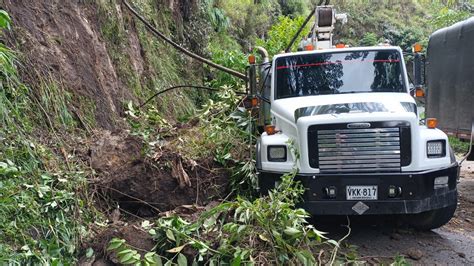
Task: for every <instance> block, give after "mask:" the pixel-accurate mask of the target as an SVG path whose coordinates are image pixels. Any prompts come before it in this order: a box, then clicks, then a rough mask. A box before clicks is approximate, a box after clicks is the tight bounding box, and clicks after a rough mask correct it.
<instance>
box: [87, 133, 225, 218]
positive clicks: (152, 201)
mask: <svg viewBox="0 0 474 266" xmlns="http://www.w3.org/2000/svg"><path fill="white" fill-rule="evenodd" d="M147 152H148V153H151V156H145V153H147ZM91 167H92V168H93V169H95V170H96V171H97V173H98V175H99V178H98V179H97V180H96V181H95V182H94V185H95V186H96V188H97V189H98V190H99V192H100V193H102V195H105V196H106V198H107V199H109V200H111V201H112V202H113V204H118V205H119V208H120V209H122V210H123V211H125V212H127V213H129V214H132V215H136V216H139V217H150V216H156V215H157V214H158V213H161V212H165V211H169V210H172V209H174V208H176V207H178V206H181V205H192V204H197V205H206V204H208V203H209V202H210V201H211V200H212V199H219V198H222V197H224V196H225V193H226V192H227V184H228V175H227V173H226V172H225V170H224V169H222V168H221V167H219V166H218V165H217V164H216V163H215V162H214V161H213V159H212V158H203V159H201V160H199V161H194V160H190V159H186V158H184V157H183V156H182V155H181V154H178V153H176V152H174V151H173V150H172V148H170V147H167V146H166V145H164V146H162V147H155V150H152V151H146V150H145V146H144V145H143V144H142V141H141V140H140V139H139V138H137V137H133V136H129V135H127V133H120V134H111V133H110V132H104V133H103V134H102V136H101V137H100V138H99V139H98V140H97V141H96V142H95V144H94V145H93V147H91ZM211 169H212V170H211Z"/></svg>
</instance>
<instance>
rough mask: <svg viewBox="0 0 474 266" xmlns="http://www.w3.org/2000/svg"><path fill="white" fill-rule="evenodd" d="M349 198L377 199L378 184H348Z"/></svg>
mask: <svg viewBox="0 0 474 266" xmlns="http://www.w3.org/2000/svg"><path fill="white" fill-rule="evenodd" d="M346 199H347V200H376V199H377V186H347V187H346Z"/></svg>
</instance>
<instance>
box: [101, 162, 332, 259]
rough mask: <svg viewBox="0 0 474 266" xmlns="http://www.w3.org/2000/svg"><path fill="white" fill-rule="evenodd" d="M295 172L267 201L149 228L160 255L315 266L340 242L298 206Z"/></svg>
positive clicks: (242, 201) (243, 203) (238, 204)
mask: <svg viewBox="0 0 474 266" xmlns="http://www.w3.org/2000/svg"><path fill="white" fill-rule="evenodd" d="M295 174H296V171H294V172H292V173H289V174H287V175H284V176H283V177H282V182H281V184H280V185H279V186H278V187H277V188H276V189H275V190H273V191H271V192H270V193H269V195H268V196H266V197H261V198H258V199H256V200H254V201H250V200H247V199H245V198H242V197H238V198H237V200H236V201H233V202H225V203H221V204H220V205H218V206H216V207H214V208H213V209H211V210H209V211H207V212H204V213H202V214H201V215H200V218H199V219H198V220H197V221H196V222H193V223H190V222H187V221H185V220H183V219H182V218H180V217H178V216H172V217H168V218H160V219H158V220H157V221H156V223H155V224H156V225H155V226H154V227H152V228H151V229H150V230H149V232H150V234H151V235H152V236H153V237H154V239H155V241H156V243H157V244H156V250H154V252H156V254H159V255H158V256H161V257H162V258H163V259H164V260H165V261H167V262H170V261H172V262H175V263H177V264H178V265H184V264H183V263H184V262H187V261H188V260H186V257H185V256H184V255H183V253H184V252H185V250H187V249H188V251H187V252H186V253H185V254H186V255H187V259H189V261H192V262H193V263H208V264H209V265H220V264H232V265H239V264H303V265H311V264H315V263H316V259H315V257H314V255H313V254H315V251H316V250H317V249H320V248H321V247H322V245H323V244H325V243H327V244H329V245H337V243H336V242H335V241H332V240H324V239H325V237H324V236H323V234H324V233H322V232H320V231H318V230H316V229H315V228H314V227H313V226H312V225H310V224H308V222H307V221H306V218H308V217H309V216H308V214H307V213H306V211H305V210H303V209H299V208H296V203H297V202H298V201H299V199H300V197H301V196H302V194H303V192H304V188H303V187H302V185H301V184H299V183H296V182H294V180H293V178H294V176H295ZM117 243H120V247H121V246H122V245H123V240H112V241H111V242H110V244H109V248H110V247H113V248H111V249H113V250H115V252H116V253H115V254H117V255H119V252H124V251H121V249H120V248H115V247H116V246H119V244H117ZM189 248H190V249H193V250H195V252H191V254H194V255H189V254H190V252H189ZM127 252H129V253H130V252H131V251H127ZM133 254H135V253H133ZM137 258H138V256H137Z"/></svg>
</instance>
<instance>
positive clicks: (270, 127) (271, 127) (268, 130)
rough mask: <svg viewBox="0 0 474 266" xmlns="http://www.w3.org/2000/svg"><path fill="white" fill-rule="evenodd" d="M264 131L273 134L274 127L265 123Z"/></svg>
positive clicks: (274, 131)
mask: <svg viewBox="0 0 474 266" xmlns="http://www.w3.org/2000/svg"><path fill="white" fill-rule="evenodd" d="M265 132H266V133H267V135H275V133H276V129H275V126H274V125H266V126H265Z"/></svg>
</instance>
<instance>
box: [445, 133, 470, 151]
mask: <svg viewBox="0 0 474 266" xmlns="http://www.w3.org/2000/svg"><path fill="white" fill-rule="evenodd" d="M449 144H450V145H451V147H452V148H453V150H454V153H456V154H459V155H463V154H465V153H466V152H467V151H468V150H469V142H467V141H462V140H460V139H458V138H455V137H451V136H449Z"/></svg>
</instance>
